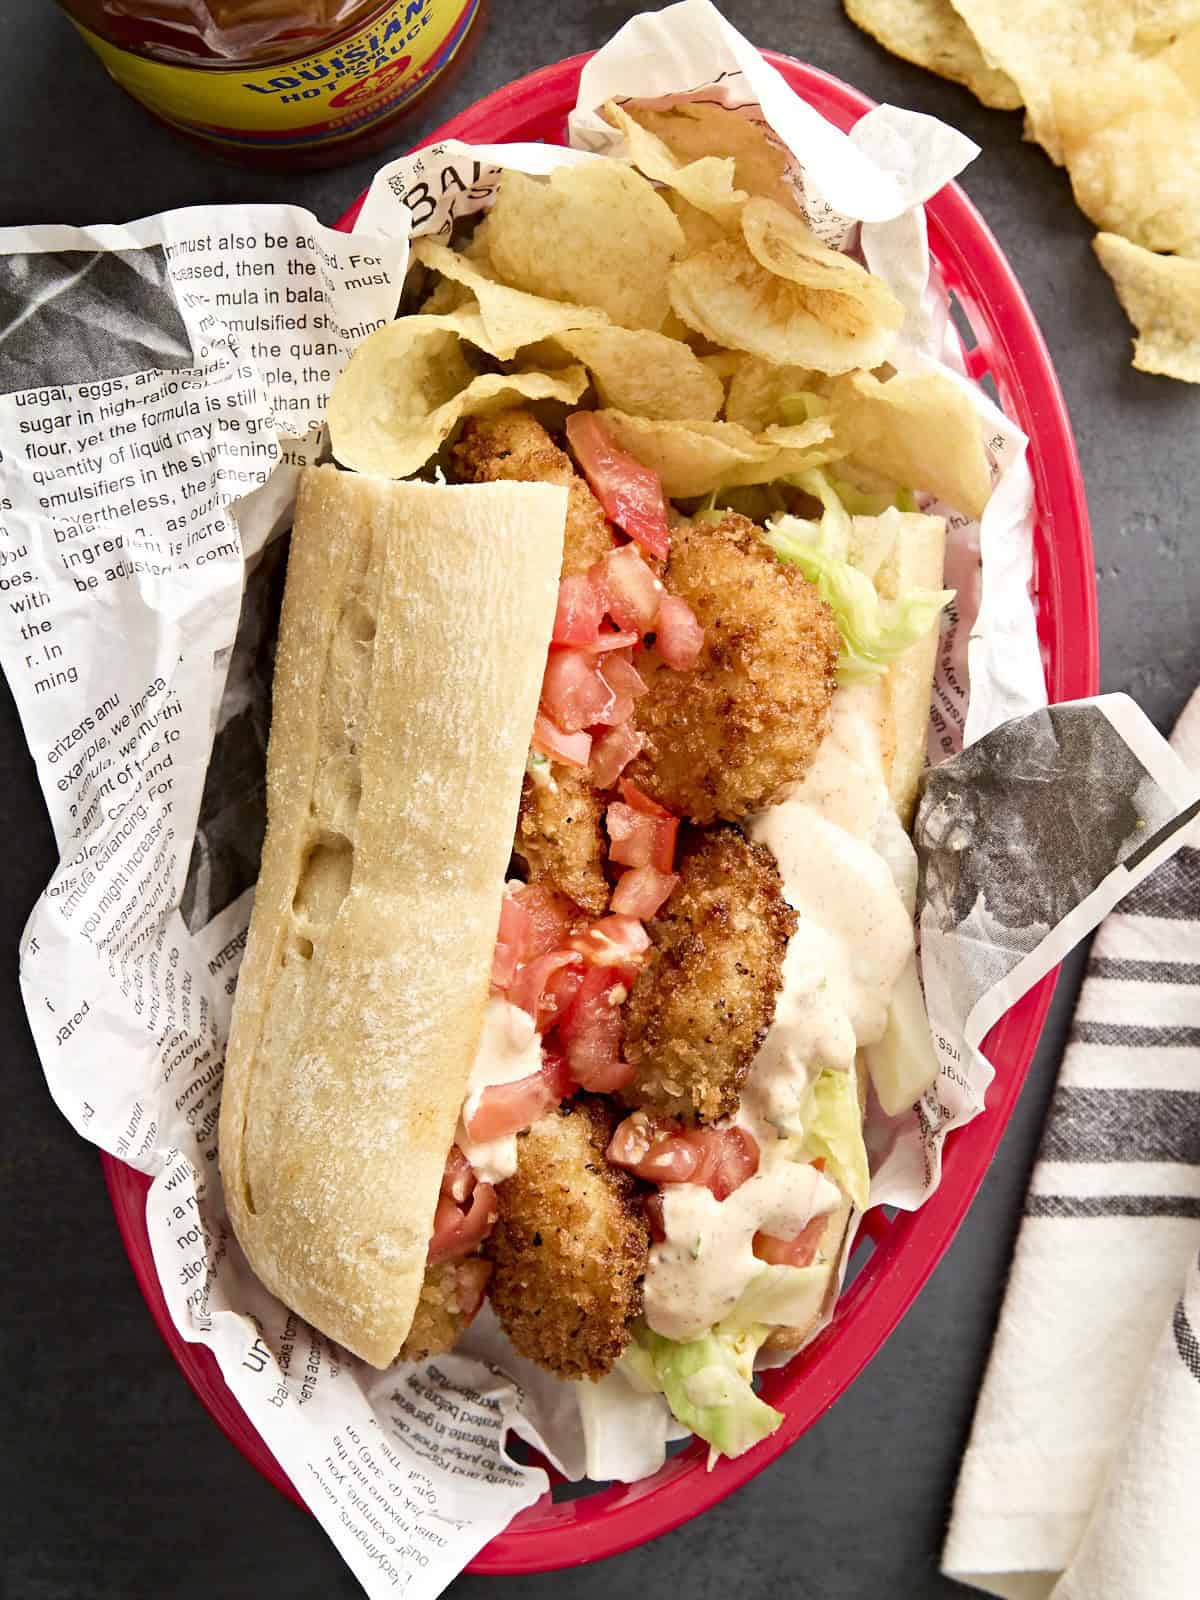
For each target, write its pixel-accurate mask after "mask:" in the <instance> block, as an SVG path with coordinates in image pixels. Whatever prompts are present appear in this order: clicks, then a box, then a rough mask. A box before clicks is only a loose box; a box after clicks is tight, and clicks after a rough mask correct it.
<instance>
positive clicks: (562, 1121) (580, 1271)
mask: <svg viewBox="0 0 1200 1600" xmlns="http://www.w3.org/2000/svg"><path fill="white" fill-rule="evenodd" d="M619 1120H620V1117H619V1115H618V1114H617V1112H616V1111H615V1110H614V1108H613V1107H612V1106H610V1105H609V1104H608V1103H607V1102H606V1101H604V1100H600V1099H597V1098H595V1097H594V1096H590V1095H583V1096H580V1097H579V1098H578V1099H576V1100H574V1101H569V1102H567V1103H566V1104H565V1105H563V1106H562V1107H561V1109H560V1110H558V1111H554V1112H551V1113H550V1115H549V1116H546V1117H543V1118H542V1119H541V1120H540V1121H539V1122H535V1123H534V1125H533V1127H532V1128H530V1130H529V1132H528V1133H525V1134H522V1135H521V1137H520V1140H519V1143H518V1150H519V1160H518V1166H517V1171H516V1173H515V1175H514V1176H513V1177H511V1178H508V1179H507V1180H506V1181H505V1182H504V1183H501V1184H499V1185H498V1186H497V1189H496V1199H497V1203H498V1205H499V1209H500V1218H499V1221H498V1222H497V1223H496V1226H495V1229H494V1230H493V1232H492V1234H491V1236H490V1237H489V1238H488V1240H487V1242H486V1244H485V1246H484V1249H485V1253H486V1254H487V1255H488V1257H489V1258H490V1259H491V1261H492V1262H493V1263H494V1270H493V1273H492V1283H491V1296H492V1306H493V1307H494V1309H495V1312H496V1315H497V1316H498V1317H499V1319H500V1324H501V1326H502V1327H503V1329H504V1331H505V1333H507V1334H508V1337H509V1338H510V1339H511V1340H512V1342H513V1346H514V1347H515V1348H516V1349H517V1350H519V1351H520V1353H521V1354H522V1355H523V1356H528V1358H529V1359H530V1360H531V1361H536V1362H537V1363H538V1365H539V1366H541V1367H545V1368H546V1370H547V1371H548V1372H553V1373H557V1374H558V1376H559V1377H562V1378H602V1377H603V1376H604V1374H605V1373H606V1372H609V1371H611V1370H612V1366H613V1363H614V1362H615V1361H616V1360H617V1358H618V1357H619V1356H620V1354H621V1352H622V1351H623V1350H624V1349H625V1346H626V1345H627V1344H628V1342H629V1325H630V1323H631V1322H632V1321H633V1319H634V1318H635V1317H636V1316H637V1315H638V1313H639V1312H640V1310H641V1308H642V1278H643V1276H644V1274H645V1270H646V1255H647V1252H648V1250H649V1245H650V1235H649V1230H648V1229H647V1226H646V1218H645V1215H644V1212H643V1209H642V1204H641V1200H640V1198H639V1192H640V1191H639V1187H638V1184H637V1182H636V1180H635V1179H633V1178H631V1177H630V1175H629V1174H628V1173H627V1172H622V1171H621V1170H620V1168H618V1167H612V1166H610V1165H609V1164H608V1162H607V1161H606V1160H605V1159H604V1150H605V1147H606V1145H607V1144H608V1141H609V1139H610V1138H611V1137H612V1134H613V1130H614V1128H615V1127H616V1125H617V1123H618V1121H619Z"/></svg>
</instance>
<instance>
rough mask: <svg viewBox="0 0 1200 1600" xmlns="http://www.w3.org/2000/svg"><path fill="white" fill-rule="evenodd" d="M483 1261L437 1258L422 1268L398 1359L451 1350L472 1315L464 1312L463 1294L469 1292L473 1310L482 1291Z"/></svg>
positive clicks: (437, 1353)
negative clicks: (410, 1321)
mask: <svg viewBox="0 0 1200 1600" xmlns="http://www.w3.org/2000/svg"><path fill="white" fill-rule="evenodd" d="M486 1266H487V1263H486V1262H481V1261H480V1260H479V1258H478V1257H470V1258H469V1259H468V1260H466V1261H440V1262H438V1263H437V1265H436V1266H432V1267H428V1266H427V1267H426V1268H425V1279H424V1282H423V1283H422V1284H421V1295H420V1299H419V1300H418V1301H417V1309H416V1311H415V1312H414V1313H413V1320H412V1327H411V1328H410V1329H409V1330H408V1338H407V1339H405V1341H404V1343H403V1344H402V1345H401V1347H400V1355H399V1357H398V1359H399V1360H401V1361H424V1359H425V1357H426V1356H438V1355H441V1354H443V1352H444V1351H446V1350H452V1349H453V1348H454V1346H455V1345H456V1344H457V1343H458V1339H459V1336H460V1334H461V1333H462V1332H463V1330H464V1329H465V1328H466V1326H467V1324H468V1323H469V1322H470V1320H471V1318H470V1317H469V1316H468V1315H467V1314H466V1309H465V1306H464V1295H469V1296H470V1300H471V1310H472V1312H473V1311H474V1309H475V1307H476V1306H477V1305H478V1303H479V1298H480V1296H481V1294H482V1292H483V1287H482V1286H483V1281H484V1273H485V1271H486Z"/></svg>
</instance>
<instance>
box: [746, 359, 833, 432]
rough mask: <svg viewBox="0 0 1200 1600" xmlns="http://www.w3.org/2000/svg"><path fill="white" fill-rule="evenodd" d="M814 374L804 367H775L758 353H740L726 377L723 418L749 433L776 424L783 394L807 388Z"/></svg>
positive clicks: (809, 386) (779, 418)
mask: <svg viewBox="0 0 1200 1600" xmlns="http://www.w3.org/2000/svg"><path fill="white" fill-rule="evenodd" d="M813 383H814V377H813V374H812V373H811V372H810V371H809V370H808V368H807V367H777V366H775V365H774V364H773V363H772V362H770V361H763V360H761V359H760V358H759V357H758V356H746V355H744V356H742V357H741V359H740V360H739V361H738V362H737V365H736V367H735V368H734V371H733V374H732V376H731V378H730V380H729V394H728V396H727V397H726V400H725V417H726V420H727V421H729V422H740V423H741V425H742V427H743V428H749V429H750V431H751V433H759V432H761V430H762V429H763V428H767V427H769V426H770V425H771V424H772V423H777V422H779V421H780V420H781V418H782V416H783V411H782V409H781V406H782V401H783V399H784V396H785V395H793V394H796V393H797V392H798V391H799V390H801V389H811V388H812V387H813Z"/></svg>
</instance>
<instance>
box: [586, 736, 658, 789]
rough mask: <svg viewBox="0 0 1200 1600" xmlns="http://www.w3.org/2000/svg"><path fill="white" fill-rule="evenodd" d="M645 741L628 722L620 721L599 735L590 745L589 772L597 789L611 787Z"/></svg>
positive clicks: (644, 737)
mask: <svg viewBox="0 0 1200 1600" xmlns="http://www.w3.org/2000/svg"><path fill="white" fill-rule="evenodd" d="M645 742H646V736H645V734H642V733H635V732H634V730H633V728H632V727H631V726H630V724H629V723H628V722H622V723H620V724H619V725H618V726H617V727H615V728H611V729H610V730H609V731H608V732H607V733H605V734H603V735H601V737H600V738H599V739H597V740H596V741H595V743H594V744H593V745H592V759H591V764H590V766H589V769H588V770H589V773H590V776H591V780H592V783H593V784H594V785H595V787H596V788H597V789H611V788H612V786H613V784H614V783H616V781H617V779H618V778H619V777H620V776H621V774H622V772H624V770H625V768H626V767H627V766H628V765H629V763H630V762H631V761H632V760H633V758H634V756H636V755H637V753H638V752H639V751H640V750H641V748H642V746H643V745H644V744H645Z"/></svg>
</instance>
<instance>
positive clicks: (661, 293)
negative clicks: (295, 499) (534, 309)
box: [487, 161, 684, 329]
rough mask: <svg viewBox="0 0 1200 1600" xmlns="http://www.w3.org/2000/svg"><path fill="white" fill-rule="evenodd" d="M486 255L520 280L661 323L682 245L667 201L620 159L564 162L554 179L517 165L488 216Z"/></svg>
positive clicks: (625, 317)
mask: <svg viewBox="0 0 1200 1600" xmlns="http://www.w3.org/2000/svg"><path fill="white" fill-rule="evenodd" d="M487 245H488V255H489V258H490V260H491V263H492V265H493V266H494V267H495V269H496V273H497V276H498V277H499V278H500V279H502V281H503V282H504V283H506V284H510V285H511V286H512V287H513V288H516V289H524V290H525V291H526V292H527V293H529V294H535V295H545V296H546V297H547V298H549V299H551V300H570V301H573V302H574V303H575V304H576V305H582V306H600V307H602V308H603V310H604V311H606V312H607V313H608V315H609V316H610V317H611V318H612V320H613V321H614V322H619V323H620V324H621V326H622V327H625V328H653V329H658V328H659V327H661V325H662V320H663V318H664V317H665V316H666V314H667V311H668V309H669V307H670V300H669V297H668V294H667V269H668V267H669V266H670V264H671V261H672V259H673V257H675V256H677V255H679V254H680V253H681V252H682V250H683V247H684V241H683V230H682V228H681V227H680V226H679V223H678V222H677V221H676V220H675V216H674V214H673V213H672V211H671V208H670V206H669V205H668V204H667V202H666V201H665V200H664V199H663V198H662V197H661V196H660V195H658V194H657V193H656V192H655V190H654V187H653V185H652V184H651V183H650V182H649V181H648V180H647V179H645V178H643V177H642V176H641V174H640V173H637V172H634V171H633V169H632V168H631V167H627V166H625V165H624V163H623V162H620V161H594V162H588V163H586V164H585V165H583V166H578V167H556V168H555V169H554V171H553V172H551V174H550V176H549V178H548V179H546V180H544V181H543V180H539V179H537V178H531V177H529V176H528V175H527V174H526V173H523V172H515V171H513V170H512V169H511V168H510V169H509V170H508V171H506V172H505V174H504V176H503V178H502V179H501V182H500V188H499V191H498V192H497V195H496V203H495V205H494V206H493V207H492V210H491V213H490V215H489V217H488V236H487Z"/></svg>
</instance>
